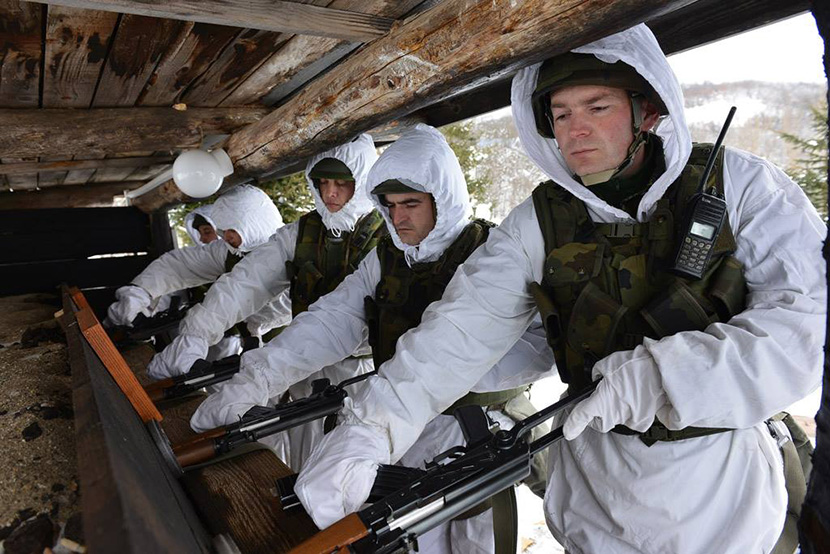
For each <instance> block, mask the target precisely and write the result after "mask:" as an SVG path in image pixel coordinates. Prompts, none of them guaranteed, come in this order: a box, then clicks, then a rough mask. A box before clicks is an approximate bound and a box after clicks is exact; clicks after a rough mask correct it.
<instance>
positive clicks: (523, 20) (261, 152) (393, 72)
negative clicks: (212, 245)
mask: <svg viewBox="0 0 830 554" xmlns="http://www.w3.org/2000/svg"><path fill="white" fill-rule="evenodd" d="M738 4H739V5H733V3H723V2H718V1H716V0H698V1H696V2H690V1H663V2H658V1H650V0H624V1H620V2H613V3H608V2H602V1H599V0H590V1H589V0H583V1H575V0H573V1H567V0H558V1H555V2H554V1H547V2H545V1H542V0H538V1H526V2H522V3H512V4H511V5H502V4H499V5H497V6H495V7H494V5H493V4H492V3H489V2H487V1H485V0H447V1H445V2H442V3H440V4H439V5H437V6H436V7H434V8H432V9H431V10H429V11H427V12H424V13H423V14H420V15H418V16H416V17H413V18H411V19H407V20H406V21H405V22H403V23H402V24H401V25H400V26H398V27H396V28H395V29H393V30H392V31H391V32H390V33H389V35H387V36H386V37H384V38H382V39H379V40H377V41H375V42H374V43H372V44H369V45H366V46H365V47H364V48H363V49H362V50H361V51H360V52H357V53H355V54H353V55H352V56H351V57H350V58H349V59H347V60H345V61H344V62H342V63H341V64H339V66H337V67H336V68H334V69H332V70H331V71H330V72H328V73H327V74H326V75H324V76H323V77H321V78H319V79H318V80H316V81H313V82H311V83H309V84H308V85H307V86H306V87H305V88H304V89H303V90H301V91H300V92H299V94H297V95H295V96H294V97H292V98H290V99H289V100H287V101H286V102H285V103H284V104H282V105H281V106H279V107H278V108H277V109H275V110H274V111H273V112H272V113H271V114H270V115H269V116H268V117H266V118H264V119H263V120H261V121H260V122H259V123H257V124H255V125H252V126H250V127H247V128H245V129H242V130H240V131H239V132H237V133H235V134H234V135H233V136H232V137H231V138H230V139H229V142H228V144H227V146H226V149H227V150H228V151H229V153H230V154H231V157H232V159H233V161H234V165H235V168H236V171H237V175H238V178H245V177H246V176H255V177H256V176H261V175H268V174H271V175H279V174H281V173H282V170H281V169H280V168H282V167H286V166H288V165H290V164H292V163H296V162H297V161H298V160H302V159H304V158H307V157H308V156H310V155H313V154H316V153H317V152H320V151H323V150H325V149H326V148H330V147H332V146H334V145H336V144H339V143H342V142H343V141H345V140H348V139H349V138H350V137H352V136H354V135H355V134H357V133H358V132H364V131H368V130H371V129H374V128H376V127H378V126H381V125H384V124H385V123H386V122H389V121H394V120H397V119H399V118H402V117H404V116H406V115H411V116H413V117H415V118H420V119H422V120H426V121H428V122H429V123H431V124H434V125H443V124H447V123H451V122H453V121H458V120H460V119H464V118H466V117H472V116H474V115H478V114H480V113H484V112H486V111H489V110H492V109H496V108H499V107H502V106H505V105H507V104H508V102H509V87H510V84H509V80H508V79H509V76H510V75H511V74H512V73H514V72H515V71H516V70H517V69H518V68H520V67H523V66H526V65H529V64H531V63H535V62H537V61H541V60H543V59H545V58H547V57H550V56H552V55H555V54H557V53H560V52H563V51H565V50H567V49H570V48H573V47H576V46H578V45H580V44H584V43H586V42H589V41H591V40H595V39H597V38H600V37H602V36H606V35H608V34H611V33H613V32H616V31H618V30H622V29H624V28H627V27H630V26H631V25H633V24H635V23H637V22H639V21H649V22H650V24H651V25H652V27H653V28H654V29H655V31H656V34H657V36H658V40H660V41H661V43H662V44H663V45H664V47H666V48H667V50H669V51H679V50H683V49H687V48H690V47H693V46H695V45H698V44H704V43H706V42H710V41H711V40H714V39H716V38H717V37H725V36H729V35H732V34H735V33H736V32H740V31H744V30H747V29H749V28H753V27H756V26H759V25H763V24H766V23H770V22H772V21H776V20H778V19H782V18H784V17H788V16H790V15H794V14H795V13H799V12H800V11H803V10H804V6H805V4H806V2H805V1H804V0H795V1H794V2H793V3H791V4H789V5H788V6H786V7H782V6H781V5H780V3H779V2H777V0H747V1H745V2H741V3H738ZM697 21H703V22H705V23H702V24H697V23H696V22H697ZM681 22H682V24H681ZM701 25H702V27H701ZM378 60H383V64H378ZM482 87H483V88H482ZM487 87H491V92H494V93H495V98H491V97H490V96H489V95H487V98H486V99H487V101H486V102H481V103H479V102H478V101H477V100H476V96H474V95H475V94H476V93H478V92H479V91H485V92H486V90H487ZM479 98H481V97H479ZM442 104H443V105H442ZM433 105H434V106H435V109H432V106H433ZM427 106H430V107H427ZM158 190H159V193H158V194H154V193H150V194H147V195H145V196H143V197H141V198H140V199H139V200H138V201H137V202H136V203H135V204H136V205H137V206H139V207H140V208H141V209H143V210H145V211H154V210H156V209H160V208H162V207H164V206H167V205H170V204H174V203H179V202H182V201H185V200H186V197H185V196H184V195H182V194H181V193H177V192H176V190H175V186H174V185H172V183H170V184H169V186H167V185H166V186H164V187H162V188H160V189H158ZM162 191H163V193H162Z"/></svg>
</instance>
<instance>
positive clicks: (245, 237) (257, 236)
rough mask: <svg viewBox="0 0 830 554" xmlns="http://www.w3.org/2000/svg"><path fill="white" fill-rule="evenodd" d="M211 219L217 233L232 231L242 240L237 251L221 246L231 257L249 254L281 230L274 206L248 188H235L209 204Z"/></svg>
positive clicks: (254, 189) (279, 216)
mask: <svg viewBox="0 0 830 554" xmlns="http://www.w3.org/2000/svg"><path fill="white" fill-rule="evenodd" d="M212 216H213V221H214V223H216V232H217V233H221V232H222V231H227V230H229V229H233V230H234V231H236V232H237V233H239V236H240V237H242V245H241V246H240V247H239V248H234V247H232V246H231V245H230V244H228V243H227V242H226V243H225V244H226V245H227V247H228V250H230V251H231V252H233V253H234V254H239V253H241V252H250V251H251V250H253V249H254V248H256V247H257V246H259V245H260V244H262V243H264V242H265V241H267V240H268V237H270V236H271V235H273V234H274V231H276V230H277V229H279V228H280V227H282V216H281V215H280V212H279V210H278V209H277V207H276V206H275V205H274V202H273V201H272V200H271V198H270V197H269V196H268V195H267V194H265V193H264V192H263V191H262V190H260V189H258V188H257V187H254V186H252V185H239V186H236V187H234V188H232V189H231V190H229V191H228V192H226V193H225V194H223V195H222V196H220V197H219V198H218V199H217V200H216V202H214V204H213V211H212Z"/></svg>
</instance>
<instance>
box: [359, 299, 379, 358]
mask: <svg viewBox="0 0 830 554" xmlns="http://www.w3.org/2000/svg"><path fill="white" fill-rule="evenodd" d="M363 310H364V311H365V312H366V325H367V326H368V327H369V346H371V347H372V349H375V348H377V346H378V338H379V337H378V328H379V326H380V325H379V324H380V313H379V310H378V305H377V302H375V299H374V298H372V297H371V296H367V297H365V298H364V299H363Z"/></svg>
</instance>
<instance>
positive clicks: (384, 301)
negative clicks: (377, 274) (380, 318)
mask: <svg viewBox="0 0 830 554" xmlns="http://www.w3.org/2000/svg"><path fill="white" fill-rule="evenodd" d="M408 299H409V283H408V282H407V283H404V281H403V279H400V278H399V277H395V276H391V275H387V276H385V277H383V278H382V279H381V280H380V283H378V286H377V290H376V291H375V302H376V303H377V305H378V306H379V307H382V308H390V307H391V308H394V307H398V306H403V305H404V304H406V301H407V300H408Z"/></svg>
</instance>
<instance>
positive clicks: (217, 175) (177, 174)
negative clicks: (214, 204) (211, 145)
mask: <svg viewBox="0 0 830 554" xmlns="http://www.w3.org/2000/svg"><path fill="white" fill-rule="evenodd" d="M231 173H233V163H232V162H231V158H230V156H228V155H227V153H225V151H224V150H222V149H221V148H219V149H217V150H214V151H213V152H205V151H203V150H189V151H187V152H182V153H181V154H180V155H179V157H177V158H176V161H175V162H173V181H174V182H175V183H176V186H177V187H179V190H181V191H182V192H183V193H185V194H186V195H188V196H190V197H192V198H205V197H207V196H210V195H211V194H213V193H214V192H216V191H217V190H219V187H220V186H222V180H223V179H224V178H225V177H227V176H228V175H230V174H231Z"/></svg>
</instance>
